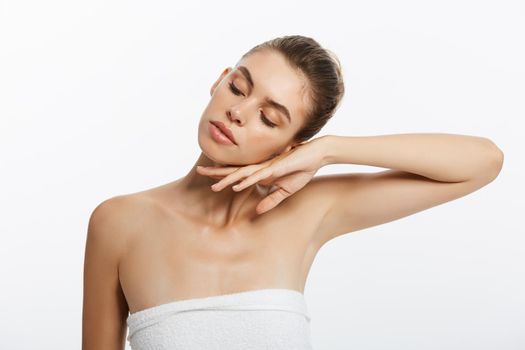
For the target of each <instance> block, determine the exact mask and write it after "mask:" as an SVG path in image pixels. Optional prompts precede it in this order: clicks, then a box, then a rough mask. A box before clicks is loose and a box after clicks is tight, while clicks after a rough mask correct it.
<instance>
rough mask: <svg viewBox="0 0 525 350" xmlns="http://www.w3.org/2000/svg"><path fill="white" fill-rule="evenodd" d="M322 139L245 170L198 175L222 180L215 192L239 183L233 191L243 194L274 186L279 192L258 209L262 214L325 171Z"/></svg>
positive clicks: (206, 169)
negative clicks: (254, 187)
mask: <svg viewBox="0 0 525 350" xmlns="http://www.w3.org/2000/svg"><path fill="white" fill-rule="evenodd" d="M317 140H319V138H317V139H314V140H311V141H309V142H306V143H301V144H299V145H297V146H295V147H294V148H292V149H290V151H288V152H284V153H281V154H279V155H278V156H276V157H274V158H272V159H269V160H266V161H264V162H262V163H258V164H250V165H246V166H243V167H238V166H231V167H200V166H198V167H197V172H198V173H200V174H202V175H205V176H210V177H213V178H220V177H221V176H222V177H223V179H222V180H220V181H219V182H217V183H215V184H214V185H212V190H214V191H220V190H222V189H223V188H224V187H226V186H229V185H231V184H233V183H235V182H237V181H241V182H240V183H239V184H237V185H235V186H233V187H232V189H233V190H234V191H241V190H243V189H244V188H246V187H248V186H251V185H253V184H255V183H260V184H262V185H273V186H277V187H278V188H277V189H276V190H274V191H272V192H271V193H270V194H269V195H268V196H266V197H265V198H264V199H263V200H262V201H261V202H259V204H258V205H257V207H256V208H255V209H256V212H257V213H258V214H263V213H265V212H267V211H269V210H271V209H273V208H274V207H276V206H277V205H278V204H279V203H281V202H282V201H283V200H284V199H286V198H287V197H289V196H291V195H292V194H293V193H295V192H297V191H299V190H300V189H301V188H303V187H304V186H305V185H306V184H307V183H308V182H309V181H310V180H311V179H312V178H313V176H314V175H315V173H316V172H317V171H318V170H319V168H321V167H322V165H323V163H322V161H323V153H322V148H321V146H320V144H319V143H318V142H314V141H317Z"/></svg>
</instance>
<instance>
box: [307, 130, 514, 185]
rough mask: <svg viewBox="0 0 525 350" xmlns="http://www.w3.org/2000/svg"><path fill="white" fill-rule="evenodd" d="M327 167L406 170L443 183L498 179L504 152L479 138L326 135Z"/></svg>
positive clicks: (321, 143)
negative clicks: (369, 166) (359, 166)
mask: <svg viewBox="0 0 525 350" xmlns="http://www.w3.org/2000/svg"><path fill="white" fill-rule="evenodd" d="M317 141H319V147H321V148H322V149H323V151H322V154H323V166H325V165H328V164H337V163H342V164H361V165H371V166H377V167H382V168H388V169H394V170H402V171H406V172H410V173H413V174H418V175H421V176H425V177H427V178H430V179H433V180H436V181H441V182H462V181H466V180H471V179H487V180H492V179H494V178H495V177H496V176H497V175H498V173H499V172H500V170H501V167H502V165H503V158H504V157H503V152H502V151H501V150H500V149H499V148H498V147H497V146H496V145H495V144H494V143H493V142H492V141H491V140H489V139H487V138H484V137H478V136H469V135H458V134H442V133H417V134H394V135H379V136H336V135H326V136H322V137H320V138H318V139H317Z"/></svg>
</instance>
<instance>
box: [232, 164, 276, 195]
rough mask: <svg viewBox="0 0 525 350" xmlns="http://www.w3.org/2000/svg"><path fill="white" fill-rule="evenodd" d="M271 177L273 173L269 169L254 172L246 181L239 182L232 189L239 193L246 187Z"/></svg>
mask: <svg viewBox="0 0 525 350" xmlns="http://www.w3.org/2000/svg"><path fill="white" fill-rule="evenodd" d="M272 175H273V171H272V169H271V168H270V167H268V168H264V169H261V170H258V171H256V172H255V173H253V174H251V175H250V176H248V177H247V178H246V179H244V180H243V181H241V182H240V183H239V184H237V185H235V186H233V187H232V189H233V190H234V191H241V190H243V189H245V188H246V187H249V186H251V185H253V184H254V183H257V182H259V181H262V180H264V179H266V178H268V177H270V176H272Z"/></svg>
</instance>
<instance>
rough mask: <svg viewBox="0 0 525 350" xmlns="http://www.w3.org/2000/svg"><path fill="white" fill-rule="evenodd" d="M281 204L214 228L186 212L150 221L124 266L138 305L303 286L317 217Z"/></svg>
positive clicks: (122, 275)
mask: <svg viewBox="0 0 525 350" xmlns="http://www.w3.org/2000/svg"><path fill="white" fill-rule="evenodd" d="M285 209H286V210H291V209H290V208H285ZM285 209H283V210H285ZM274 210H275V213H271V212H268V213H266V214H265V215H267V219H265V220H262V221H261V222H258V223H253V222H252V223H243V224H239V225H238V226H236V227H234V228H231V229H228V230H214V229H211V228H209V227H206V226H203V225H199V224H196V223H194V222H190V221H187V220H184V219H183V218H175V219H174V218H170V219H169V220H168V219H166V220H156V221H155V223H154V224H151V225H145V226H144V227H143V228H142V229H141V232H139V233H138V234H137V235H135V236H134V237H133V240H132V241H131V242H130V245H129V249H128V251H127V253H126V255H125V257H124V258H123V259H122V261H121V263H120V265H119V279H120V283H121V286H122V289H123V292H124V295H125V297H126V300H127V303H128V307H129V310H130V312H131V313H133V312H136V311H139V310H143V309H146V308H148V307H152V306H155V305H160V304H163V303H167V302H171V301H176V300H183V299H192V298H200V297H206V296H213V295H221V294H229V293H235V292H240V291H245V290H254V289H263V288H286V289H294V290H298V291H300V292H303V291H304V285H305V282H306V279H307V276H308V272H309V270H310V266H311V264H312V262H313V260H314V258H315V255H316V253H317V250H318V248H317V247H316V246H315V245H314V244H312V239H311V237H312V236H313V234H314V231H315V228H316V227H317V225H316V218H315V216H314V215H311V216H308V215H304V213H303V215H301V216H300V217H298V216H296V215H293V212H287V213H283V212H280V213H278V211H277V209H274ZM270 215H273V216H274V217H273V218H270V217H269V216H270Z"/></svg>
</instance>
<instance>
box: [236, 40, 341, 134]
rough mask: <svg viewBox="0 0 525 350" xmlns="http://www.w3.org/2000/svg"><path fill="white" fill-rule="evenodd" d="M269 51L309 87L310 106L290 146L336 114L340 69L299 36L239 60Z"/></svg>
mask: <svg viewBox="0 0 525 350" xmlns="http://www.w3.org/2000/svg"><path fill="white" fill-rule="evenodd" d="M266 49H273V50H276V51H277V52H280V53H281V54H282V55H283V56H284V57H285V59H286V60H287V61H288V63H289V64H290V65H291V66H292V67H294V68H297V69H299V70H300V71H301V72H302V73H303V74H304V75H305V76H306V79H307V81H308V85H309V88H310V89H309V92H310V94H309V97H310V101H311V106H309V107H310V108H309V109H308V112H307V114H306V118H305V121H304V124H303V126H302V127H301V128H300V129H299V131H298V132H297V133H296V134H295V135H294V138H293V141H294V142H299V143H301V142H303V141H306V140H308V139H310V138H311V137H312V136H314V135H315V134H317V133H318V132H319V131H320V130H321V129H322V127H323V126H324V125H325V124H326V123H327V122H328V120H329V119H330V118H331V117H332V116H333V115H334V113H335V111H336V110H337V108H338V106H339V104H340V102H341V100H342V98H343V95H344V92H345V88H344V83H343V75H342V68H341V64H340V62H339V59H338V58H337V56H336V55H335V54H334V53H333V52H332V51H330V50H328V49H325V48H323V47H321V45H319V43H318V42H317V41H315V40H314V39H312V38H310V37H306V36H302V35H287V36H282V37H277V38H275V39H271V40H268V41H265V42H263V43H261V44H259V45H256V46H254V47H253V48H251V49H250V50H249V51H248V52H246V53H245V54H244V55H243V56H242V57H241V59H242V58H244V57H246V56H248V55H250V54H252V53H255V52H258V51H261V50H266Z"/></svg>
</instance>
